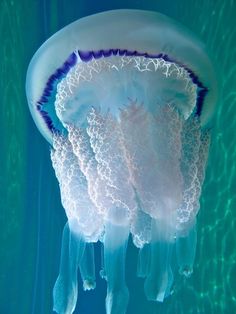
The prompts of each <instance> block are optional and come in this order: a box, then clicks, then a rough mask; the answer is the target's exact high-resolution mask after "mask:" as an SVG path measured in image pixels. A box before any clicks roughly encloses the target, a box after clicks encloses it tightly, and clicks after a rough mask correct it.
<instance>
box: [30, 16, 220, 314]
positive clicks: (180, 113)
mask: <svg viewBox="0 0 236 314" xmlns="http://www.w3.org/2000/svg"><path fill="white" fill-rule="evenodd" d="M216 89H217V88H216V80H215V75H214V69H213V66H212V64H211V62H210V60H209V57H208V56H207V53H206V51H205V47H204V45H203V44H202V43H201V42H200V41H199V40H198V39H197V38H195V36H194V35H193V34H192V33H191V32H189V31H188V30H186V29H185V28H184V27H183V26H182V25H180V24H178V23H177V22H175V21H173V20H172V19H170V18H168V17H166V16H164V15H162V14H159V13H156V12H149V11H139V10H115V11H107V12H102V13H99V14H95V15H92V16H88V17H85V18H81V19H79V20H78V21H76V22H74V23H72V24H70V25H68V26H66V27H65V28H63V29H62V30H60V31H59V32H57V33H56V34H55V35H53V36H52V37H51V38H50V39H48V40H47V41H46V42H45V43H44V44H43V45H42V46H41V47H40V48H39V50H38V51H37V52H36V53H35V55H34V56H33V58H32V60H31V63H30V65H29V68H28V72H27V79H26V94H27V99H28V103H29V109H30V111H31V114H32V117H33V119H34V121H35V123H36V125H37V127H38V129H39V131H40V132H41V133H42V135H43V136H44V137H45V139H46V140H47V141H48V142H49V144H50V147H51V160H52V166H53V168H54V170H55V174H56V177H57V179H58V182H59V187H60V194H61V202H62V205H63V207H64V209H65V213H66V216H67V218H68V222H67V223H66V225H65V227H64V231H63V236H62V248H61V261H60V271H59V276H58V278H57V280H56V283H55V286H54V290H53V298H54V310H55V311H56V312H57V313H60V314H69V313H73V311H74V310H75V306H76V302H77V297H78V296H77V294H78V291H77V290H78V279H77V275H78V270H79V271H80V274H81V278H82V280H83V288H84V290H90V289H94V288H95V287H96V278H95V277H96V276H95V261H94V244H95V243H96V242H98V241H100V242H101V243H102V245H101V247H102V254H103V265H102V266H101V272H100V274H101V276H102V277H103V278H104V279H105V280H106V282H107V296H106V301H105V305H106V313H107V314H118V313H119V314H124V313H126V310H127V305H128V302H129V290H128V287H127V284H126V278H125V262H126V251H127V243H128V239H129V237H130V238H132V242H133V244H134V245H135V246H136V247H137V248H138V250H139V254H138V260H137V276H138V277H141V278H143V280H144V291H145V294H146V297H147V299H148V300H151V301H156V302H163V301H164V300H165V298H167V297H168V296H169V295H171V293H172V285H173V281H174V269H175V268H177V269H178V271H179V273H180V274H181V275H183V276H185V277H189V276H190V275H191V273H192V271H193V263H194V257H195V251H196V243H197V234H196V215H197V213H198V211H199V198H200V194H201V187H202V184H203V180H204V173H205V168H206V162H207V155H208V148H209V143H210V129H211V117H212V115H213V111H214V107H215V103H216V97H217V92H216Z"/></svg>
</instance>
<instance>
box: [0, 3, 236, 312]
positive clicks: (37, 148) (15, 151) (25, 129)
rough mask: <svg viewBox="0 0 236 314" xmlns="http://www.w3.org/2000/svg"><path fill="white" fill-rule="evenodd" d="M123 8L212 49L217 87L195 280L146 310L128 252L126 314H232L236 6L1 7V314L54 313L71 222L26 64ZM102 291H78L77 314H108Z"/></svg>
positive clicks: (235, 307) (235, 287) (235, 305)
mask: <svg viewBox="0 0 236 314" xmlns="http://www.w3.org/2000/svg"><path fill="white" fill-rule="evenodd" d="M117 8H136V9H149V10H156V11H159V12H161V13H164V14H166V15H169V16H170V17H173V18H175V19H176V20H178V21H180V22H181V23H182V24H184V25H186V26H187V27H188V28H190V29H191V30H192V31H193V32H194V33H195V34H197V35H198V36H199V37H200V38H201V39H202V41H203V42H205V43H206V45H207V48H208V51H209V54H210V56H211V59H212V60H213V62H214V64H215V67H216V72H217V78H218V80H219V88H220V98H219V102H218V106H217V110H216V114H215V116H214V118H213V123H212V125H213V128H212V143H211V149H210V155H209V161H208V168H207V173H206V179H205V184H204V187H203V193H202V198H201V209H200V212H199V214H198V225H197V231H198V244H197V254H196V263H195V266H194V273H193V275H192V277H191V278H190V279H188V280H183V279H182V278H179V277H177V278H176V282H175V285H174V294H173V295H172V296H171V298H168V299H167V300H166V302H165V303H164V304H162V305H156V304H154V303H152V302H151V303H148V302H146V301H145V299H144V295H143V282H141V280H138V279H136V277H135V274H134V271H133V269H134V268H135V267H136V264H135V263H136V258H137V251H136V250H135V249H134V248H132V247H131V246H130V251H129V253H128V255H127V283H128V285H129V288H130V293H131V295H130V298H131V299H130V305H129V308H128V313H129V314H159V313H168V314H175V313H176V314H182V313H183V314H197V313H200V314H205V313H206V314H211V313H212V314H213V313H214V314H215V313H217V314H218V313H219V314H228V313H229V314H231V313H236V233H235V230H236V229H235V228H236V169H235V168H236V163H235V161H236V134H235V133H236V132H235V130H236V26H235V21H234V20H235V16H236V1H234V0H224V1H223V0H221V1H220V0H198V1H196V0H175V1H174V0H150V1H145V0H140V1H129V0H127V1H123V0H120V1H105V0H100V1H97V2H96V1H92V0H88V1H83V0H81V1H79V0H77V1H73V0H67V1H66V0H51V1H46V0H45V1H39V0H21V1H17V0H11V1H10V0H0V38H1V45H0V78H1V79H0V95H1V97H0V109H1V111H0V112H1V114H0V129H1V130H0V139H1V141H0V167H1V168H0V169H1V170H0V236H1V238H0V241H1V242H0V244H1V245H0V314H30V313H31V314H38V313H42V314H50V313H52V287H53V284H54V282H55V279H56V276H57V273H58V268H59V257H60V245H61V235H62V230H63V226H64V224H65V220H66V219H65V215H64V212H63V209H62V207H61V204H60V198H59V190H58V185H57V182H56V179H55V177H54V173H53V171H52V169H51V165H50V160H49V159H50V157H49V148H48V145H47V143H46V142H45V141H44V139H43V138H42V137H41V135H40V134H39V132H38V131H37V129H36V127H35V126H34V124H33V121H32V119H31V116H30V114H29V111H28V107H27V102H26V98H25V90H24V84H25V74H26V69H27V65H28V63H29V61H30V58H31V57H32V55H33V53H34V52H35V50H36V49H37V48H38V47H39V46H40V45H41V44H42V43H43V41H44V40H46V39H47V38H48V37H49V36H51V35H52V34H53V33H54V32H55V31H57V30H59V29H60V28H61V27H63V26H65V25H67V24H68V23H70V22H72V21H74V20H76V19H77V18H79V17H81V16H85V15H87V14H92V13H96V12H98V11H103V10H108V9H117ZM96 252H97V255H98V254H99V253H98V250H97V251H96ZM97 286H98V288H97V290H96V291H95V292H92V293H90V292H89V293H87V294H85V293H83V292H82V289H81V287H80V288H79V289H80V291H79V292H80V296H79V303H80V304H79V306H78V307H77V309H76V313H80V314H104V313H105V312H104V311H105V310H104V298H105V283H104V282H103V281H102V280H100V281H98V283H97ZM134 287H135V289H134ZM132 290H133V291H135V294H134V293H132ZM78 309H80V310H78Z"/></svg>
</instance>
